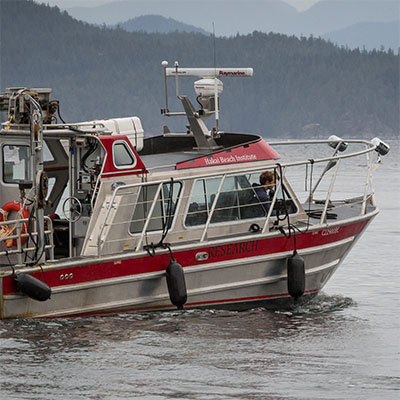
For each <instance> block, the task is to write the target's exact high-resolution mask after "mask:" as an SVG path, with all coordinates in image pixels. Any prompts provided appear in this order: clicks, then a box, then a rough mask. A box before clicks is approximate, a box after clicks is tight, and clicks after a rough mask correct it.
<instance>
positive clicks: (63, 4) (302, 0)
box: [36, 0, 319, 11]
mask: <svg viewBox="0 0 400 400" xmlns="http://www.w3.org/2000/svg"><path fill="white" fill-rule="evenodd" d="M36 1H37V2H38V3H40V2H43V3H48V4H49V5H51V6H58V7H60V8H68V7H74V6H97V5H100V4H105V3H111V2H113V1H118V0H36ZM182 1H183V0H182ZM265 1H268V0H265ZM283 1H284V2H285V3H288V4H290V5H291V6H293V7H295V8H296V9H297V10H299V11H303V10H306V9H307V8H309V7H311V6H312V5H313V4H315V3H318V1H319V0H283Z"/></svg>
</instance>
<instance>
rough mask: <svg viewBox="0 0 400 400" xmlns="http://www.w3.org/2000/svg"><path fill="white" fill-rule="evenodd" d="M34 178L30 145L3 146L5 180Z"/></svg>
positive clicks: (14, 181)
mask: <svg viewBox="0 0 400 400" xmlns="http://www.w3.org/2000/svg"><path fill="white" fill-rule="evenodd" d="M29 180H32V171H31V163H30V151H29V146H23V145H4V146H3V181H4V182H5V183H18V182H19V181H29Z"/></svg>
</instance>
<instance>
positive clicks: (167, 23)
mask: <svg viewBox="0 0 400 400" xmlns="http://www.w3.org/2000/svg"><path fill="white" fill-rule="evenodd" d="M116 26H118V27H119V28H121V29H124V30H126V31H128V32H137V31H143V32H147V33H169V32H194V33H201V34H203V35H207V36H208V35H210V32H207V31H206V30H204V29H202V28H198V27H196V26H193V25H189V24H185V23H184V22H181V21H177V20H176V19H173V18H166V17H163V16H162V15H141V16H139V17H135V18H131V19H128V20H127V21H125V22H119V23H118V24H117V25H116Z"/></svg>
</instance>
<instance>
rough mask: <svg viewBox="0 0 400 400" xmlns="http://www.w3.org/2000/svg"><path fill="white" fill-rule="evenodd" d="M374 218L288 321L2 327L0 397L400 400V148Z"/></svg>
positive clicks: (382, 180)
mask: <svg viewBox="0 0 400 400" xmlns="http://www.w3.org/2000/svg"><path fill="white" fill-rule="evenodd" d="M390 144H391V146H392V149H391V153H390V154H389V155H388V156H387V157H386V158H385V159H384V160H383V165H382V167H381V168H379V169H378V170H377V171H376V174H375V179H374V182H375V188H376V193H377V201H378V205H379V207H380V209H381V213H380V214H379V215H378V216H377V217H376V218H375V220H374V221H373V222H372V224H371V225H370V226H369V228H368V230H367V231H366V232H365V234H364V235H363V237H362V238H361V239H360V241H359V242H358V243H357V244H356V246H355V248H354V249H353V251H352V252H351V253H350V254H349V255H348V257H347V259H346V260H345V262H344V263H343V264H342V265H341V267H340V268H339V269H338V271H336V273H335V275H334V276H333V278H332V279H331V280H330V281H329V283H328V284H327V286H326V287H325V288H324V291H323V293H321V294H320V295H318V296H317V297H316V298H315V299H314V300H313V301H312V302H310V303H309V304H307V305H305V306H302V307H299V308H296V309H293V310H291V311H275V312H274V311H267V310H265V309H262V308H258V309H253V310H249V311H244V312H228V311H212V310H207V311H198V310H195V311H179V312H178V311H176V312H166V313H141V314H133V313H131V314H130V313H126V314H117V315H112V316H97V317H85V318H71V319H68V318H65V319H52V320H29V319H26V320H13V321H0V399H49V400H50V399H99V400H100V399H101V400H102V399H132V398H138V399H148V400H150V399H151V400H153V399H154V400H158V399H198V400H201V399H224V400H225V399H249V400H251V399H266V400H269V399H380V400H383V399H385V400H386V399H398V398H400V355H399V353H400V322H399V308H400V302H399V298H400V294H399V288H400V272H399V271H400V261H399V257H400V255H399V247H400V228H399V226H400V201H399V198H400V182H399V181H400V168H399V161H398V156H399V153H400V152H399V150H400V146H399V142H398V141H397V142H395V141H392V142H390Z"/></svg>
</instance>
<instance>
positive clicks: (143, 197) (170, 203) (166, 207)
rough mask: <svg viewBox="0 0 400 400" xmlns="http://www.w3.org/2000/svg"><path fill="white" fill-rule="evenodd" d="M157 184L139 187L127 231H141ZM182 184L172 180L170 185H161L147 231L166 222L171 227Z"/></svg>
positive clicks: (157, 229) (159, 228) (156, 228)
mask: <svg viewBox="0 0 400 400" xmlns="http://www.w3.org/2000/svg"><path fill="white" fill-rule="evenodd" d="M157 189H158V185H147V186H143V187H141V188H140V192H139V195H138V198H137V202H136V207H135V211H134V213H133V216H132V220H131V224H130V227H129V232H130V233H132V234H135V233H141V232H142V230H143V228H144V225H145V223H146V220H147V218H148V217H149V212H150V209H151V206H152V204H153V201H154V197H155V195H156V193H157ZM181 189H182V184H181V183H180V182H174V183H173V185H172V187H171V184H169V183H164V184H163V185H162V189H161V192H160V194H159V196H158V198H157V200H156V203H155V207H154V210H153V213H152V215H151V218H150V222H149V225H148V226H147V232H152V231H160V230H163V229H164V227H165V226H166V225H167V224H168V227H171V225H172V221H173V218H174V215H175V210H176V206H177V204H178V200H179V196H180V192H181Z"/></svg>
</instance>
